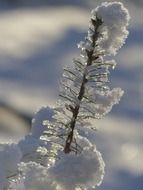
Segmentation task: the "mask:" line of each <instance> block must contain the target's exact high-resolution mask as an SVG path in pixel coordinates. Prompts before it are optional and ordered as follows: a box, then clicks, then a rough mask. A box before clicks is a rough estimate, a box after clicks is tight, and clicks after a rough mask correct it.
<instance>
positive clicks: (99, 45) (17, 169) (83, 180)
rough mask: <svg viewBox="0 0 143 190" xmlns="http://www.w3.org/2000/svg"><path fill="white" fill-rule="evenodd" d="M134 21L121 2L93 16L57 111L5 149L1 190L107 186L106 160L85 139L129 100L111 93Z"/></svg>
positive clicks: (1, 149) (1, 147) (0, 155)
mask: <svg viewBox="0 0 143 190" xmlns="http://www.w3.org/2000/svg"><path fill="white" fill-rule="evenodd" d="M129 19H130V17H129V13H128V10H127V9H126V8H125V7H124V6H123V4H122V3H119V2H113V3H102V4H101V6H99V7H97V8H96V9H94V10H93V11H92V12H91V20H90V24H89V30H88V33H87V36H86V38H85V40H84V41H82V42H80V43H79V44H78V48H79V49H80V56H79V57H77V58H75V59H74V60H73V67H65V68H64V72H63V78H62V81H61V87H60V99H59V101H58V102H57V105H56V106H55V107H53V108H50V107H42V108H41V109H39V110H38V111H37V112H36V114H35V117H34V118H33V121H32V129H31V133H30V134H28V135H27V136H25V137H24V138H23V139H22V140H20V141H19V142H18V143H1V144H0V163H1V164H0V190H10V189H11V190H87V189H91V188H93V189H94V188H96V187H97V186H99V185H100V184H101V183H102V180H103V177H104V168H105V164H104V161H103V158H102V155H101V153H100V152H99V151H98V150H97V149H96V145H95V144H92V143H91V141H90V139H87V138H86V137H84V136H83V135H82V134H83V131H87V130H88V129H89V130H93V131H94V130H96V128H95V126H92V124H91V123H90V119H101V118H102V117H103V116H104V115H105V114H107V113H108V112H109V111H110V110H111V109H112V106H113V105H115V104H118V103H119V101H120V98H121V97H122V95H123V91H122V90H121V89H120V88H114V89H111V88H110V87H109V71H110V69H114V68H115V66H116V62H115V60H113V55H115V54H116V53H117V51H118V50H119V49H120V47H121V46H122V45H123V44H124V42H125V39H126V38H127V35H128V31H127V26H128V22H129ZM110 57H111V58H110Z"/></svg>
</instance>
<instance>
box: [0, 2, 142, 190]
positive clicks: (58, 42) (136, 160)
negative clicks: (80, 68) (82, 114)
mask: <svg viewBox="0 0 143 190" xmlns="http://www.w3.org/2000/svg"><path fill="white" fill-rule="evenodd" d="M9 2H10V1H8V0H7V1H0V27H1V29H0V89H1V91H0V133H1V135H0V136H1V137H0V190H3V187H5V188H6V184H8V183H7V181H8V179H9V178H12V179H13V178H14V179H15V174H16V173H17V170H18V169H19V170H22V171H24V173H23V174H22V175H23V176H20V177H19V176H16V179H17V180H16V183H15V182H12V183H11V188H13V189H14V188H15V185H16V188H17V190H33V187H34V189H35V190H39V189H40V190H55V189H57V190H67V189H68V190H74V188H75V186H74V185H75V184H76V187H78V186H80V187H83V188H89V190H93V189H99V190H108V189H110V190H115V189H116V190H121V189H122V190H135V189H137V190H142V189H143V180H142V179H143V163H142V158H143V149H142V146H143V127H142V126H143V117H142V116H143V74H142V72H143V63H142V60H143V53H142V52H143V35H142V33H143V20H142V8H143V7H142V1H141V0H138V1H135V0H134V1H133V0H130V1H126V2H125V5H126V7H127V8H128V9H129V12H130V15H131V21H130V26H129V37H128V39H127V41H126V44H125V45H124V46H123V47H122V49H121V50H119V51H118V54H117V55H116V56H115V60H116V62H117V66H116V69H115V70H113V71H111V74H110V81H111V82H110V85H111V87H113V88H114V87H121V88H122V89H123V90H124V95H123V97H122V99H121V101H120V103H119V104H118V105H117V106H115V107H114V108H113V110H112V112H111V113H109V114H108V115H107V116H106V117H105V118H103V119H102V120H95V121H93V126H94V128H97V129H98V130H97V131H96V132H95V133H94V134H93V131H90V130H88V131H86V132H85V131H82V130H81V134H82V135H83V136H84V138H81V137H80V136H78V134H77V136H78V141H79V143H81V144H82V145H83V144H84V146H85V149H84V151H83V153H82V154H81V155H79V156H77V157H76V160H75V155H72V154H71V155H69V156H68V157H65V156H64V155H63V154H62V153H61V155H60V156H61V157H62V160H61V161H57V162H56V166H55V165H54V163H55V160H54V159H51V157H48V158H47V157H46V158H45V157H44V155H45V154H47V152H45V151H46V150H44V149H42V151H43V152H42V155H43V160H42V161H43V162H42V165H40V164H39V163H40V162H41V160H40V156H41V155H39V154H41V153H39V152H41V151H39V152H35V150H36V149H37V147H42V148H43V147H46V148H47V147H48V148H49V147H51V146H52V145H51V144H50V143H46V144H45V141H44V140H43V139H39V137H40V135H41V134H42V133H43V131H44V130H45V128H44V127H45V126H43V120H51V118H52V115H53V110H52V108H50V106H51V107H52V106H54V105H55V102H56V100H57V99H58V93H59V80H60V78H61V75H62V69H63V66H64V65H72V59H73V58H74V57H77V56H78V55H79V50H78V49H77V43H78V42H80V41H81V40H84V37H85V36H86V33H87V30H88V25H89V24H88V23H89V22H88V21H89V18H90V10H91V9H93V8H94V7H96V6H97V5H98V3H99V2H100V3H101V1H97V2H96V3H95V1H93V0H89V1H88V2H87V1H78V2H77V1H73V2H72V1H64V0H62V1H61V3H59V1H48V2H49V3H45V1H44V0H43V1H41V4H40V1H39V2H38V1H35V5H34V3H33V2H34V1H32V0H31V1H29V3H28V1H21V3H20V1H18V0H17V1H16V0H15V1H13V2H15V4H12V3H11V2H10V4H9ZM36 2H37V3H36ZM53 2H54V3H53ZM131 2H132V3H131ZM40 5H41V6H40ZM43 5H44V6H43ZM105 6H106V5H105ZM98 9H99V12H100V13H101V14H102V10H101V9H100V8H98ZM104 13H105V12H104ZM93 14H94V13H93ZM105 16H106V18H107V16H108V18H109V20H107V22H108V23H109V22H110V21H111V20H110V16H111V15H110V14H109V15H108V14H107V13H106V15H105ZM116 16H118V15H116ZM112 21H113V20H112ZM119 24H121V25H122V23H120V21H119ZM105 28H106V27H105ZM106 29H107V28H106ZM109 30H110V31H111V32H112V34H115V32H116V27H115V28H108V30H106V31H109ZM106 34H107V33H106ZM120 34H121V36H124V38H126V35H127V32H126V31H125V30H123V31H120ZM106 37H107V38H106V39H107V40H106V41H104V42H103V41H102V42H101V44H102V47H104V48H105V47H106V46H107V45H108V46H110V39H113V37H115V36H114V35H112V36H108V35H107V36H106ZM121 45H122V41H120V39H119V41H118V44H114V48H117V49H118V48H119V47H120V46H121ZM110 47H111V46H110ZM110 52H112V53H113V54H115V53H116V51H115V52H114V51H113V47H111V48H110ZM111 96H114V92H113V94H111ZM43 105H44V106H43ZM42 106H43V107H42ZM40 107H42V108H40ZM39 108H40V109H39ZM37 109H38V110H37ZM35 110H37V112H36V117H34V119H33V120H32V117H33V115H34V114H33V113H34V112H35ZM31 126H32V127H31ZM39 126H41V127H39ZM30 128H31V129H32V130H31V133H30V134H28V135H27V136H24V134H26V133H28V131H30ZM4 135H6V137H5V138H4ZM86 138H89V139H90V141H91V142H92V143H93V144H96V146H92V145H91V143H90V142H88V140H87V139H86ZM19 139H22V140H19ZM17 142H19V143H18V144H17ZM99 151H100V152H101V153H102V156H101V154H100V153H99ZM31 153H32V154H31ZM54 153H55V152H54ZM54 153H53V154H54ZM35 159H36V163H35ZM29 160H31V162H28V161H29ZM103 160H104V162H105V164H106V167H105V176H104V180H103V182H102V185H101V186H99V187H96V188H94V186H98V185H99V184H100V182H101V181H102V178H103V175H104V162H103ZM19 162H21V164H20V165H18V166H17V163H19ZM47 162H48V163H49V164H47ZM79 163H80V164H79ZM45 166H46V167H45ZM63 166H64V167H63ZM83 166H84V167H83ZM84 169H85V170H86V173H85V172H84V171H85V170H84ZM63 170H64V174H63V175H60V174H62V173H63ZM69 171H71V172H72V173H71V175H70V173H69ZM95 171H96V172H97V173H95ZM31 173H32V175H31ZM77 173H78V174H79V175H78V176H79V178H78V180H77V178H76V174H77ZM25 176H31V178H28V177H26V178H25ZM69 176H70V177H69ZM97 176H98V177H99V179H98V178H97ZM35 179H37V180H35ZM73 181H74V183H73V184H72V182H73ZM57 184H58V185H57ZM68 184H71V186H70V187H68ZM85 184H86V186H85ZM92 186H93V188H91V187H92ZM67 187H68V188H67ZM77 190H78V188H77Z"/></svg>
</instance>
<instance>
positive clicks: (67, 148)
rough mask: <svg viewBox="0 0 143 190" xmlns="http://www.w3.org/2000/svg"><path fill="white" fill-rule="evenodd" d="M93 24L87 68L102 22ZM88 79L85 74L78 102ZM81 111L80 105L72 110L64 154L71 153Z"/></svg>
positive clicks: (90, 62)
mask: <svg viewBox="0 0 143 190" xmlns="http://www.w3.org/2000/svg"><path fill="white" fill-rule="evenodd" d="M91 23H92V25H93V26H94V34H93V36H92V44H91V46H92V49H93V50H91V51H88V50H86V53H87V57H88V59H87V64H86V67H88V66H90V65H91V64H92V61H93V53H94V49H95V46H96V41H97V39H98V35H99V33H98V28H99V26H100V25H101V24H102V21H101V19H98V18H97V20H96V21H95V20H92V19H91ZM98 57H99V56H96V57H95V56H94V60H96V59H98ZM87 81H88V80H87V79H86V73H84V74H83V79H82V84H81V87H80V90H79V94H78V100H79V102H81V101H82V99H83V97H84V93H85V84H86V83H87ZM79 109H80V104H77V105H76V106H75V108H73V109H72V114H73V115H72V119H71V122H70V129H71V131H70V133H69V135H68V137H67V139H66V144H65V147H64V152H65V153H70V152H71V148H70V147H71V143H72V142H73V136H74V129H75V124H76V119H77V116H78V114H79Z"/></svg>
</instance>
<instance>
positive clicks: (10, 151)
mask: <svg viewBox="0 0 143 190" xmlns="http://www.w3.org/2000/svg"><path fill="white" fill-rule="evenodd" d="M21 158H22V154H21V150H20V148H19V147H18V146H17V145H16V144H0V189H1V190H3V189H5V188H7V184H8V178H9V177H10V176H13V175H15V173H17V170H18V165H17V164H18V163H20V160H21Z"/></svg>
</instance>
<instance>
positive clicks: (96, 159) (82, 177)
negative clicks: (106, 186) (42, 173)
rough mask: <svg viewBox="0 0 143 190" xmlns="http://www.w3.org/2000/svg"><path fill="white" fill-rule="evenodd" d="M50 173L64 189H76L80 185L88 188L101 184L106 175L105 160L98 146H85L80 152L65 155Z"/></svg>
mask: <svg viewBox="0 0 143 190" xmlns="http://www.w3.org/2000/svg"><path fill="white" fill-rule="evenodd" d="M50 173H51V174H52V175H53V176H54V178H55V179H56V181H57V182H58V183H59V184H60V185H61V187H62V189H63V190H75V189H76V188H77V187H78V186H80V187H82V188H84V189H88V188H91V187H96V186H99V185H100V184H101V182H102V180H103V176H104V161H103V159H102V157H101V154H100V153H99V152H98V151H97V150H96V147H94V146H92V147H90V148H89V147H88V148H85V149H84V151H83V152H82V153H81V154H79V155H75V154H69V155H64V157H63V158H62V159H61V160H60V161H59V162H57V164H55V166H54V167H53V168H50Z"/></svg>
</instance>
